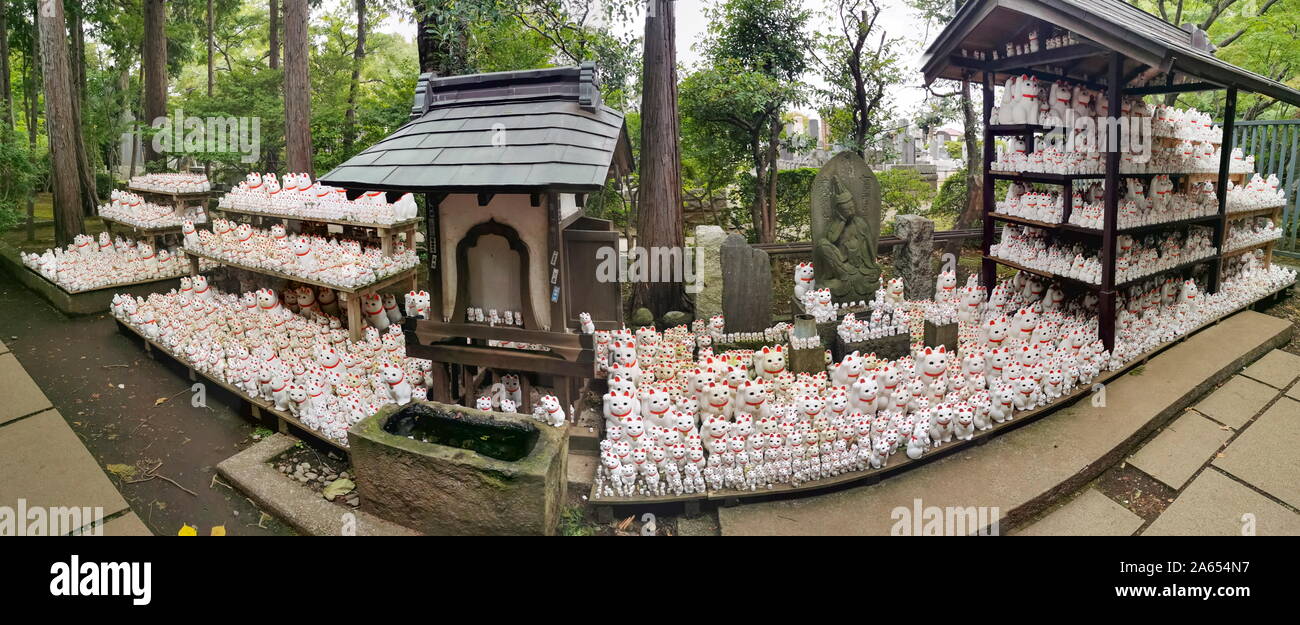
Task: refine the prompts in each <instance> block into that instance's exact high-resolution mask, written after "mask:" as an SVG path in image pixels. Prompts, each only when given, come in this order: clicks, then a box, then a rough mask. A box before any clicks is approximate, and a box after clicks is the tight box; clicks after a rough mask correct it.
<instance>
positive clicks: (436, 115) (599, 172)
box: [321, 63, 632, 192]
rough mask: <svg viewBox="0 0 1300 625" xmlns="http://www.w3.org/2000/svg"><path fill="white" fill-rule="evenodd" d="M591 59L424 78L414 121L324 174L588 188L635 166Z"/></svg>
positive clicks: (439, 187) (403, 183) (381, 182)
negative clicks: (596, 79) (603, 100)
mask: <svg viewBox="0 0 1300 625" xmlns="http://www.w3.org/2000/svg"><path fill="white" fill-rule="evenodd" d="M594 73H595V66H594V65H592V64H589V63H588V64H583V66H581V67H561V68H548V69H538V70H526V71H516V72H497V73H491V74H475V75H471V76H452V77H448V78H433V77H431V76H430V75H428V74H426V75H423V76H421V78H420V81H419V86H418V87H417V89H416V95H415V106H414V107H413V109H412V118H413V120H412V121H411V122H410V123H408V124H406V125H405V126H402V127H401V128H399V129H398V130H397V131H396V132H394V133H393V134H392V135H390V136H388V137H387V138H385V139H383V140H382V141H380V142H378V143H376V144H375V145H373V146H371V147H369V148H367V149H366V150H364V151H362V152H361V153H360V154H357V155H356V156H354V157H352V158H351V159H348V160H347V161H346V162H344V163H343V164H342V165H339V166H338V167H336V168H335V169H334V170H333V171H331V172H329V173H328V174H325V175H324V176H321V182H322V183H324V184H328V185H333V186H339V187H345V188H351V189H362V188H364V189H374V190H384V191H413V192H435V191H445V192H489V191H490V192H511V191H514V192H536V191H541V190H559V191H570V192H583V191H595V190H597V189H600V188H602V187H604V185H605V181H606V180H607V179H608V177H609V176H610V175H611V167H612V168H614V169H613V172H612V173H614V174H619V173H625V172H627V171H629V170H630V169H631V167H632V150H631V144H630V143H629V142H628V138H627V131H626V128H625V126H624V122H623V114H622V113H621V112H619V111H616V110H614V109H612V108H610V107H608V106H605V105H603V104H602V103H601V101H600V91H599V90H598V89H597V88H596V84H595V82H594Z"/></svg>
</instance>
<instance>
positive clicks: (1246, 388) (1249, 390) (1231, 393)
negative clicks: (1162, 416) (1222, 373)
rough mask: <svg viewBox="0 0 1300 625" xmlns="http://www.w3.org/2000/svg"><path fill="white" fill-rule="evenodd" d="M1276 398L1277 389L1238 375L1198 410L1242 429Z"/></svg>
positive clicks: (1205, 401)
mask: <svg viewBox="0 0 1300 625" xmlns="http://www.w3.org/2000/svg"><path fill="white" fill-rule="evenodd" d="M1201 357H1204V355H1201ZM1275 396H1277V389H1275V388H1273V387H1271V386H1269V385H1267V384H1264V383H1262V382H1256V381H1255V380H1252V379H1250V378H1247V377H1244V376H1240V375H1237V376H1233V377H1232V379H1230V380H1228V381H1227V382H1226V383H1224V385H1223V386H1221V387H1219V388H1218V390H1216V391H1214V392H1213V393H1211V394H1210V396H1209V397H1206V398H1205V399H1202V400H1201V402H1200V403H1199V404H1196V406H1195V408H1196V411H1197V412H1200V413H1201V414H1203V415H1205V416H1207V417H1209V418H1211V419H1214V420H1215V421H1218V422H1219V423H1222V424H1224V425H1227V426H1230V427H1233V428H1238V429H1240V428H1241V426H1243V425H1245V424H1246V422H1247V421H1249V420H1250V418H1251V417H1253V416H1255V413H1257V412H1259V410H1260V409H1261V408H1263V407H1264V405H1265V404H1267V403H1268V402H1269V400H1271V399H1273V397H1275Z"/></svg>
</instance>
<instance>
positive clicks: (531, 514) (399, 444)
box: [348, 402, 569, 536]
mask: <svg viewBox="0 0 1300 625" xmlns="http://www.w3.org/2000/svg"><path fill="white" fill-rule="evenodd" d="M404 411H407V412H404ZM415 419H425V420H430V421H426V422H424V423H422V424H421V423H418V422H416V421H414V420H415ZM430 422H433V423H434V424H435V426H436V425H438V424H443V425H446V426H447V427H448V428H450V429H451V431H453V432H456V433H455V434H448V435H446V436H440V440H444V442H446V443H447V444H445V445H444V444H437V443H432V442H424V441H422V440H418V439H420V438H421V436H416V437H415V439H414V440H413V439H412V438H408V436H409V435H412V431H411V430H412V427H425V428H427V427H428V426H429V423H430ZM467 428H470V429H474V428H476V429H474V430H473V431H472V432H470V433H469V434H466V433H465V432H466V431H467ZM498 438H499V439H501V440H510V441H511V442H510V443H509V445H510V447H509V449H510V450H511V451H517V452H518V453H520V454H523V455H522V457H518V458H517V459H514V460H503V459H500V458H498V457H491V456H488V455H485V453H493V451H492V449H502V448H506V443H499V444H498V443H494V442H493V441H494V440H497V439H498ZM521 439H522V440H524V441H525V442H523V443H519V442H518V441H520V440H521ZM348 444H349V445H350V450H351V456H352V467H353V471H354V473H355V474H356V478H357V479H356V482H357V492H358V493H360V495H361V501H362V506H363V509H364V510H366V511H367V512H371V513H373V514H375V515H376V516H379V517H381V518H384V519H387V520H389V521H392V522H394V523H397V524H399V525H403V526H406V527H409V528H411V529H414V530H417V531H420V532H423V533H425V534H431V535H440V536H442V535H514V534H531V535H551V534H555V532H556V528H557V526H558V524H559V519H560V511H561V509H562V508H563V506H564V498H565V490H566V488H567V486H568V476H567V473H566V472H567V464H566V463H567V458H568V453H569V443H568V438H567V436H566V434H565V429H564V428H556V427H551V426H549V425H544V424H540V423H539V422H536V421H533V420H532V419H530V418H528V417H526V416H524V415H506V414H502V413H494V412H484V411H482V410H475V409H473V408H466V407H463V406H453V405H449V404H440V403H437V402H412V403H410V404H407V405H406V406H404V407H399V406H396V405H393V404H389V405H388V406H386V407H385V408H384V409H382V410H380V411H379V412H378V413H376V414H374V415H372V416H370V417H367V418H365V419H362V420H361V421H360V422H358V423H357V424H356V425H354V426H352V428H351V429H350V430H349V431H348ZM488 446H495V447H492V448H489V447H488ZM498 455H505V454H501V453H500V452H498ZM512 455H513V454H512Z"/></svg>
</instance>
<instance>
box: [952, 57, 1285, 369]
mask: <svg viewBox="0 0 1300 625" xmlns="http://www.w3.org/2000/svg"><path fill="white" fill-rule="evenodd" d="M1079 53H1080V54H1085V53H1087V54H1092V55H1093V56H1094V57H1095V58H1097V59H1105V62H1106V63H1107V64H1108V69H1107V71H1106V72H1105V77H1104V78H1103V79H1102V81H1101V82H1104V83H1105V85H1109V87H1106V86H1105V85H1103V86H1102V88H1105V89H1106V97H1107V98H1108V99H1109V101H1108V103H1107V104H1108V105H1109V107H1110V110H1112V111H1118V110H1120V103H1121V100H1122V98H1123V97H1125V96H1128V95H1149V94H1159V93H1172V92H1179V91H1182V90H1185V89H1183V88H1182V87H1181V86H1179V85H1176V84H1173V83H1172V82H1170V83H1169V84H1167V85H1164V86H1148V87H1136V88H1135V87H1121V85H1125V84H1126V83H1127V81H1126V80H1125V78H1124V74H1125V72H1124V57H1123V56H1122V55H1121V54H1120V53H1119V52H1116V51H1113V50H1106V49H1104V48H1096V49H1094V50H1092V51H1091V52H1089V50H1086V49H1081V50H1080V52H1079ZM1022 56H1023V57H1033V55H1022ZM1013 59H1021V62H1022V63H1026V64H1027V65H1021V66H1018V67H1014V68H1012V67H1011V66H1010V65H1015V64H1016V62H1015V61H1014V60H1013ZM951 60H952V62H953V63H954V64H958V65H962V64H963V63H965V64H966V65H970V66H971V67H975V68H979V69H982V70H988V69H990V68H991V67H992V64H991V63H990V62H988V61H977V62H967V61H962V62H958V61H957V58H956V57H953V58H952V59H951ZM1032 61H1033V58H1022V57H1012V59H1003V60H1002V61H996V62H992V63H995V64H997V65H998V68H999V69H998V70H997V72H992V71H983V72H982V76H983V79H982V82H983V95H984V124H985V130H984V146H983V149H984V154H983V156H984V158H983V161H984V163H985V165H984V168H985V169H984V190H983V205H984V260H983V267H982V278H983V283H984V284H985V285H986V286H989V287H991V286H992V285H993V284H994V283H995V282H996V278H997V271H996V266H997V265H998V264H1002V265H1005V266H1008V267H1012V268H1015V269H1019V270H1021V271H1026V272H1029V273H1032V274H1035V275H1038V276H1043V277H1045V278H1048V279H1052V280H1060V281H1061V282H1062V283H1064V284H1074V285H1075V286H1081V287H1086V288H1088V289H1090V290H1094V291H1096V292H1097V294H1098V300H1099V301H1098V314H1099V316H1100V319H1099V327H1098V334H1100V336H1101V339H1102V341H1103V342H1104V343H1105V344H1106V347H1107V348H1112V347H1113V346H1114V344H1115V304H1116V301H1115V300H1116V295H1117V293H1118V292H1119V289H1122V288H1124V287H1126V286H1129V285H1132V284H1136V283H1139V282H1141V281H1143V280H1148V279H1150V278H1152V277H1155V276H1160V275H1167V274H1173V273H1177V272H1182V271H1185V270H1188V269H1190V268H1193V267H1196V266H1198V265H1202V264H1206V263H1208V264H1209V265H1210V267H1211V270H1210V275H1209V280H1208V285H1207V286H1208V290H1209V291H1210V292H1216V291H1218V289H1219V282H1220V280H1221V278H1222V270H1223V259H1224V258H1231V257H1233V256H1235V255H1238V254H1242V253H1244V252H1246V251H1248V250H1251V249H1259V248H1265V249H1268V250H1270V253H1269V254H1268V255H1267V257H1268V261H1267V262H1271V259H1272V255H1271V245H1272V242H1266V243H1261V244H1257V245H1254V246H1250V247H1247V248H1243V249H1239V250H1233V251H1231V252H1227V253H1224V252H1223V247H1224V240H1225V237H1226V235H1227V229H1228V220H1229V219H1236V218H1239V217H1248V216H1251V215H1256V214H1258V215H1263V214H1272V215H1276V213H1274V212H1271V211H1273V210H1275V209H1261V210H1259V211H1248V212H1243V213H1231V214H1230V213H1228V212H1227V183H1228V181H1230V180H1231V181H1234V182H1237V183H1241V182H1242V181H1244V179H1245V178H1246V177H1247V174H1245V173H1233V172H1231V171H1230V169H1231V165H1232V157H1231V153H1230V152H1231V151H1230V150H1226V149H1225V150H1220V156H1219V169H1218V171H1217V172H1197V173H1178V172H1147V173H1140V174H1137V173H1123V172H1122V171H1121V165H1122V164H1121V155H1120V153H1119V152H1118V151H1116V152H1106V153H1104V157H1105V170H1104V173H1100V174H1087V175H1072V174H1049V173H1036V172H1008V171H997V170H993V169H991V168H990V165H991V164H992V163H993V160H994V147H993V146H994V138H995V137H1001V136H1018V137H1023V138H1024V141H1025V149H1026V150H1027V151H1032V150H1033V149H1034V142H1035V140H1036V138H1037V136H1038V135H1041V134H1043V133H1047V132H1050V131H1052V130H1053V128H1050V127H1046V126H1041V125H1037V124H1017V125H1001V126H999V125H991V124H989V123H988V122H989V120H990V116H991V113H992V111H993V102H994V93H993V76H994V75H995V74H997V73H1004V74H1011V75H1015V74H1030V75H1039V76H1040V78H1042V77H1043V73H1042V72H1041V71H1038V70H1035V68H1034V67H1032V66H1031V65H1032ZM1057 78H1059V77H1055V76H1054V77H1052V78H1051V79H1057ZM1227 95H1228V97H1227V104H1226V106H1225V110H1224V117H1223V119H1224V121H1223V126H1222V128H1223V135H1222V138H1220V139H1219V140H1217V141H1215V140H1210V141H1209V143H1212V144H1215V145H1219V146H1228V145H1231V144H1232V141H1231V139H1232V132H1233V121H1234V117H1235V116H1236V96H1237V91H1236V89H1235V88H1230V89H1228V93H1227ZM1156 140H1157V141H1158V142H1160V143H1162V144H1166V145H1167V144H1169V143H1171V142H1176V141H1181V140H1180V139H1175V138H1172V137H1156ZM1196 143H1202V144H1203V143H1205V141H1204V140H1202V141H1197V142H1196ZM1159 175H1167V176H1170V177H1172V178H1176V179H1177V180H1178V182H1177V184H1178V185H1179V186H1181V187H1182V188H1184V189H1186V188H1188V187H1189V186H1190V185H1191V184H1194V183H1196V182H1200V181H1205V180H1208V181H1211V182H1214V188H1215V192H1216V194H1217V199H1218V204H1219V206H1218V212H1217V213H1215V214H1213V215H1207V216H1203V217H1192V218H1187V219H1180V220H1176V221H1171V222H1166V223H1161V224H1150V225H1144V226H1135V227H1129V228H1119V227H1118V214H1119V204H1120V197H1119V182H1120V180H1121V179H1123V178H1142V179H1148V180H1149V179H1151V178H1153V177H1155V176H1159ZM996 180H1016V181H1021V182H1028V183H1037V184H1049V185H1061V186H1063V187H1065V189H1064V190H1063V191H1064V193H1063V194H1064V197H1065V206H1064V208H1065V210H1064V215H1063V216H1062V221H1063V222H1065V223H1061V224H1048V223H1043V222H1038V221H1035V220H1030V219H1023V218H1018V217H1011V216H1008V215H999V214H996V213H994V212H993V208H994V207H995V205H996V204H995V201H994V194H993V184H994V181H996ZM1075 180H1102V181H1104V183H1105V196H1104V207H1105V209H1104V212H1103V221H1104V223H1103V225H1102V227H1101V228H1081V227H1078V226H1073V225H1071V224H1069V223H1068V221H1069V218H1070V213H1071V210H1072V208H1073V207H1072V206H1071V203H1072V200H1073V193H1072V190H1073V183H1074V181H1075ZM995 222H1004V223H1017V224H1021V225H1026V226H1031V227H1035V228H1041V229H1043V230H1045V231H1046V232H1048V233H1049V236H1053V237H1059V236H1065V235H1074V236H1088V237H1092V238H1094V239H1095V240H1096V241H1097V244H1098V245H1097V246H1098V248H1099V256H1100V258H1101V261H1102V281H1101V284H1097V285H1091V284H1087V283H1083V282H1080V281H1078V280H1070V279H1066V278H1061V277H1060V276H1054V275H1052V274H1051V273H1050V272H1044V271H1038V270H1033V269H1029V268H1027V267H1023V266H1021V265H1019V264H1016V263H1011V262H1007V261H1006V260H1004V259H1000V258H997V257H995V256H993V255H992V254H991V253H990V246H991V245H992V244H993V239H994V238H995V236H996V228H995ZM1193 225H1201V226H1209V227H1212V228H1213V229H1214V244H1215V247H1216V249H1218V250H1219V253H1218V254H1217V255H1215V256H1210V257H1207V258H1204V259H1200V260H1196V261H1188V262H1185V263H1179V264H1178V265H1177V266H1174V267H1170V268H1169V269H1165V270H1163V271H1159V272H1156V273H1153V274H1149V275H1147V276H1143V277H1142V278H1135V279H1132V280H1128V281H1124V282H1120V283H1117V282H1116V276H1115V253H1116V250H1117V244H1116V237H1117V236H1118V235H1120V234H1145V233H1152V232H1167V231H1169V230H1171V229H1174V228H1180V227H1187V226H1193Z"/></svg>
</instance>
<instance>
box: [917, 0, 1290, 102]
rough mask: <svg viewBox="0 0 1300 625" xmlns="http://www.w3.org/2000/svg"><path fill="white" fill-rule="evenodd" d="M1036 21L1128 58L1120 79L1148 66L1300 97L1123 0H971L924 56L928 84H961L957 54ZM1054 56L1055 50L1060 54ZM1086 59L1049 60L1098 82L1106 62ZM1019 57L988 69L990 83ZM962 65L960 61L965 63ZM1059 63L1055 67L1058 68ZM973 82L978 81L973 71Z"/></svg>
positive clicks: (1012, 35)
mask: <svg viewBox="0 0 1300 625" xmlns="http://www.w3.org/2000/svg"><path fill="white" fill-rule="evenodd" d="M1038 20H1041V21H1042V22H1046V23H1049V24H1053V25H1056V26H1059V27H1061V28H1064V29H1066V30H1069V31H1071V32H1074V33H1076V34H1078V35H1081V36H1083V37H1085V38H1086V39H1087V40H1090V41H1092V42H1096V44H1098V48H1097V52H1098V53H1100V52H1103V51H1105V50H1106V49H1109V50H1114V51H1117V52H1119V53H1120V54H1122V55H1123V56H1124V57H1126V60H1125V68H1124V74H1125V76H1130V75H1136V73H1138V72H1140V71H1142V70H1143V69H1144V68H1146V67H1151V68H1158V69H1160V70H1163V71H1165V72H1166V73H1168V72H1176V73H1181V74H1183V75H1184V76H1185V77H1187V78H1192V79H1195V80H1197V81H1201V82H1206V83H1211V84H1213V85H1218V86H1221V87H1237V88H1239V89H1242V90H1245V91H1252V92H1255V93H1259V94H1262V95H1266V96H1269V97H1272V98H1276V99H1278V100H1282V101H1284V102H1289V103H1291V104H1297V105H1300V91H1296V90H1295V89H1292V88H1291V87H1288V86H1287V85H1284V84H1282V83H1280V82H1278V81H1276V80H1272V79H1270V78H1267V77H1264V76H1260V75H1259V74H1256V73H1254V72H1251V71H1248V70H1245V69H1242V68H1240V67H1237V66H1235V65H1233V64H1231V63H1228V62H1226V61H1223V60H1222V59H1219V58H1217V57H1215V56H1214V55H1213V54H1212V53H1211V52H1209V51H1208V50H1205V49H1202V48H1201V47H1199V46H1197V45H1196V44H1195V43H1194V42H1193V37H1194V35H1193V33H1192V32H1191V31H1190V30H1184V29H1182V28H1179V27H1177V26H1175V25H1173V24H1170V23H1168V22H1166V21H1164V20H1162V19H1160V18H1159V17H1156V16H1155V15H1152V14H1150V13H1147V12H1146V11H1143V10H1141V9H1139V8H1137V7H1135V6H1133V5H1131V4H1128V3H1126V2H1123V1H1122V0H969V1H968V2H966V4H964V5H962V7H961V10H959V11H958V12H957V15H956V16H954V18H953V20H952V21H951V22H949V24H948V26H947V27H946V28H945V29H944V30H943V32H941V33H940V34H939V36H938V38H936V39H935V41H934V43H933V44H931V45H930V47H929V49H927V50H926V53H925V58H924V60H923V63H922V71H923V72H924V73H925V80H926V82H927V83H929V82H931V81H933V80H935V79H937V78H952V79H960V78H961V76H962V72H963V71H967V70H971V69H973V66H974V65H975V64H972V63H969V62H967V63H958V62H954V60H953V56H954V55H959V54H960V51H961V49H962V48H967V49H972V50H974V49H985V50H993V49H1000V48H1001V46H1002V44H1003V43H1004V42H1006V41H1009V40H1013V39H1020V38H1021V37H1022V36H1023V35H1024V33H1026V32H1027V30H1028V28H1031V27H1032V25H1033V24H1035V23H1038V22H1037V21H1038ZM1058 50H1059V49H1058ZM1086 52H1087V51H1086V50H1085V51H1084V53H1083V54H1079V55H1076V56H1074V57H1073V58H1063V55H1061V56H1058V58H1057V59H1052V60H1051V64H1053V65H1057V64H1066V65H1069V67H1070V71H1069V74H1070V75H1071V76H1082V77H1086V78H1091V79H1097V78H1099V77H1101V76H1103V75H1104V74H1105V71H1106V69H1105V68H1106V61H1105V58H1104V56H1102V55H1100V54H1097V55H1093V56H1091V57H1090V56H1088V55H1087V54H1086ZM1019 58H1020V57H1013V58H1012V59H1010V60H1007V61H1005V62H1004V63H998V62H994V63H992V64H990V65H991V66H993V67H994V68H995V69H994V71H993V73H994V74H995V76H994V79H995V80H1001V79H1002V78H1003V77H1005V74H1003V73H1001V72H999V71H997V69H996V67H998V66H1002V65H1005V66H1007V67H1009V66H1010V65H1012V64H1014V61H1015V60H1017V59H1019ZM963 61H964V59H963ZM1057 61H1059V63H1058V62H1057ZM972 77H973V78H974V79H976V80H979V79H982V73H981V72H979V71H976V72H975V74H974V75H973V76H972Z"/></svg>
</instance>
